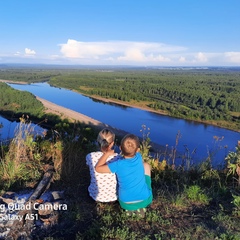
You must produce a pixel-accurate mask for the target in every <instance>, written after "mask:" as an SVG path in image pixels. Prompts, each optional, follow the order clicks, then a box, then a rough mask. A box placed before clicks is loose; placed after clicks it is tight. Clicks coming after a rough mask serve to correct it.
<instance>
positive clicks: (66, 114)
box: [36, 97, 127, 136]
mask: <svg viewBox="0 0 240 240" xmlns="http://www.w3.org/2000/svg"><path fill="white" fill-rule="evenodd" d="M36 98H37V99H38V100H39V101H40V102H41V103H42V104H43V106H44V107H45V112H46V113H52V114H56V115H58V116H60V117H61V118H62V119H64V118H66V119H68V120H69V121H72V122H75V121H78V122H80V123H83V124H86V125H90V126H94V127H96V128H98V129H102V128H105V127H107V128H109V129H112V130H113V131H114V132H115V133H116V135H118V136H124V135H125V134H127V132H125V131H123V130H121V129H118V128H114V127H112V126H110V125H108V124H105V123H102V122H100V121H98V120H96V119H93V118H91V117H88V116H86V115H84V114H82V113H79V112H76V111H73V110H70V109H68V108H65V107H62V106H59V105H57V104H55V103H52V102H49V101H47V100H45V99H43V98H40V97H36Z"/></svg>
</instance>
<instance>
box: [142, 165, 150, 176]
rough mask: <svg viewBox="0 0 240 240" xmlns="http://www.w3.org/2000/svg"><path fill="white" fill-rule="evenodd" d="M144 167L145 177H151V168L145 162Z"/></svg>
mask: <svg viewBox="0 0 240 240" xmlns="http://www.w3.org/2000/svg"><path fill="white" fill-rule="evenodd" d="M143 165H144V171H145V175H148V176H149V177H151V166H150V165H149V164H148V163H146V162H144V163H143Z"/></svg>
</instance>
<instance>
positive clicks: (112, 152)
mask: <svg viewBox="0 0 240 240" xmlns="http://www.w3.org/2000/svg"><path fill="white" fill-rule="evenodd" d="M104 154H106V155H107V156H109V157H110V156H112V155H114V154H115V152H114V150H112V149H108V150H107V151H106V152H105V153H104Z"/></svg>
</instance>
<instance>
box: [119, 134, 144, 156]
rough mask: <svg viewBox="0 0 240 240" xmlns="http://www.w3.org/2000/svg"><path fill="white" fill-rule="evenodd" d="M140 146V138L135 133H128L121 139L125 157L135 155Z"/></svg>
mask: <svg viewBox="0 0 240 240" xmlns="http://www.w3.org/2000/svg"><path fill="white" fill-rule="evenodd" d="M139 147H140V141H139V138H138V137H137V136H136V135H134V134H127V135H126V136H125V137H124V138H123V139H122V141H121V151H122V154H123V156H125V157H133V156H134V155H135V154H136V152H137V150H138V148H139Z"/></svg>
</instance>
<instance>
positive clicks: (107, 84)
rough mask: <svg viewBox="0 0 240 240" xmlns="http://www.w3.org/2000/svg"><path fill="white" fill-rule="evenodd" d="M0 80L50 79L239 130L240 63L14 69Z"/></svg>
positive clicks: (96, 94) (86, 91)
mask: <svg viewBox="0 0 240 240" xmlns="http://www.w3.org/2000/svg"><path fill="white" fill-rule="evenodd" d="M0 79H5V80H6V79H7V80H14V81H25V82H28V83H31V82H43V81H48V82H49V84H51V85H53V86H56V87H63V88H67V89H71V90H75V91H78V92H80V93H82V94H85V95H88V96H93V97H103V98H108V99H112V100H118V101H120V102H125V103H128V104H130V105H134V106H146V107H148V108H150V109H152V110H154V111H157V112H159V113H164V114H167V115H170V116H173V117H178V118H183V119H189V120H195V121H201V122H206V123H210V124H215V125H218V126H220V127H226V128H229V129H233V130H239V129H240V69H239V68H208V69H198V68H192V69H188V68H182V69H178V68H173V69H157V68H151V69H148V68H107V67H106V68H103V67H101V68H100V67H99V68H62V69H61V68H55V69H54V68H36V69H29V68H27V69H15V68H14V69H12V68H10V69H2V70H1V71H0Z"/></svg>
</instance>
